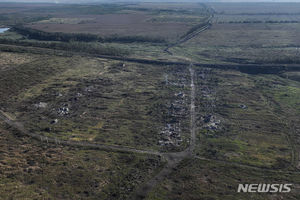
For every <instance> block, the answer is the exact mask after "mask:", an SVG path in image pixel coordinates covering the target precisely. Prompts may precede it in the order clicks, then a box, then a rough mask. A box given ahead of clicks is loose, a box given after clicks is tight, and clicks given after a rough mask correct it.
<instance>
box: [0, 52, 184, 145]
mask: <svg viewBox="0 0 300 200" xmlns="http://www.w3.org/2000/svg"><path fill="white" fill-rule="evenodd" d="M44 62H45V61H44V57H42V58H41V59H36V60H35V61H33V62H29V63H26V64H22V65H20V66H18V67H17V68H16V69H14V70H8V71H6V72H5V73H6V78H5V79H3V80H2V81H3V83H4V82H5V84H7V87H6V88H5V87H3V88H2V92H3V94H4V93H6V94H7V93H9V91H11V90H12V91H13V92H10V93H11V96H7V97H6V98H5V99H9V104H5V103H4V102H3V107H4V108H5V110H6V111H7V112H8V113H9V112H11V113H12V114H15V115H16V118H17V119H19V120H21V121H22V122H23V123H24V125H25V127H26V128H27V129H28V130H30V131H32V132H36V133H39V134H42V135H46V136H53V137H57V138H60V139H65V140H75V141H90V142H95V143H105V144H111V145H122V146H130V147H136V148H140V149H145V148H146V149H157V150H159V149H161V147H160V146H159V145H158V140H159V132H160V130H161V129H162V128H163V127H164V126H165V123H166V121H167V120H168V117H167V113H168V111H167V105H168V104H170V101H171V99H172V98H173V97H172V96H174V94H175V93H178V92H179V91H183V92H185V93H188V92H189V91H188V90H189V89H188V87H187V85H186V87H187V88H183V89H182V88H180V87H178V86H176V85H174V86H173V85H169V86H166V85H165V75H166V74H168V75H169V81H172V82H174V83H176V81H177V79H178V77H179V76H180V77H184V76H186V77H188V72H187V70H186V69H185V68H183V67H177V70H178V72H177V71H171V70H170V68H169V67H158V66H153V65H139V64H132V63H123V62H118V61H110V60H104V59H96V58H95V59H92V58H89V59H88V58H84V57H80V56H74V57H70V58H67V57H51V58H50V57H47V65H45V63H44ZM173 70H174V69H173ZM29 73H30V74H33V75H31V76H30V78H29V77H28V78H24V77H26V76H25V75H26V74H29ZM181 73H182V74H181ZM14 77H22V79H21V78H20V79H18V85H17V84H11V83H13V82H14V81H16V80H15V79H14ZM12 86H13V88H12ZM39 102H44V103H47V106H46V108H37V107H36V106H35V105H36V104H39ZM66 104H67V107H68V108H69V109H70V113H69V114H68V115H60V114H59V113H58V110H59V108H62V107H64V106H65V105H66ZM186 104H187V103H186ZM185 106H186V107H187V106H188V105H185ZM54 119H58V123H57V124H51V123H50V122H51V121H53V120H54ZM188 121H189V118H188V116H186V117H185V118H183V119H182V126H183V127H184V128H182V130H183V133H182V136H183V138H184V142H183V143H184V145H183V146H181V147H180V148H181V149H182V148H184V147H185V146H186V145H187V142H186V141H187V139H188V138H187V135H188V127H185V126H186V125H187V124H188Z"/></svg>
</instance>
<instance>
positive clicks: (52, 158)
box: [0, 123, 161, 199]
mask: <svg viewBox="0 0 300 200" xmlns="http://www.w3.org/2000/svg"><path fill="white" fill-rule="evenodd" d="M0 129H1V135H0V141H1V144H3V145H1V147H0V149H1V152H2V153H1V154H2V156H1V161H0V162H1V165H0V169H1V171H2V172H4V173H1V175H0V176H1V181H0V185H1V187H0V198H1V199H45V198H51V199H99V198H100V199H125V198H127V197H128V195H130V194H131V192H132V191H133V190H134V188H135V187H136V186H137V185H138V184H139V183H141V182H143V181H144V180H145V179H147V178H149V176H151V174H152V173H156V170H158V169H159V168H160V166H161V164H160V159H159V158H158V157H152V156H147V155H137V154H130V153H112V152H105V151H97V150H88V149H77V148H71V147H63V146H54V145H46V144H40V143H39V142H37V141H34V140H30V138H27V137H22V138H20V137H19V136H18V132H17V131H15V130H13V129H10V128H8V127H6V126H5V125H4V124H3V123H1V124H0ZM12 133H14V134H12ZM15 134H16V135H15Z"/></svg>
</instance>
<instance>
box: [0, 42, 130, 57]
mask: <svg viewBox="0 0 300 200" xmlns="http://www.w3.org/2000/svg"><path fill="white" fill-rule="evenodd" d="M0 44H10V45H20V46H25V47H39V48H49V49H55V50H64V51H73V52H81V53H89V54H99V55H110V56H125V55H128V54H129V52H128V51H126V50H123V49H119V48H114V47H111V46H107V45H100V44H97V43H96V44H95V43H94V44H93V43H86V42H76V41H71V42H68V43H67V42H39V41H22V40H11V39H0Z"/></svg>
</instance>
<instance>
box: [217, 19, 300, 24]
mask: <svg viewBox="0 0 300 200" xmlns="http://www.w3.org/2000/svg"><path fill="white" fill-rule="evenodd" d="M218 23H219V24H224V23H229V24H258V23H274V24H277V23H280V24H282V23H299V21H297V20H281V21H277V20H267V21H260V20H245V21H229V22H218Z"/></svg>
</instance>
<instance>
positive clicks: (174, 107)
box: [158, 74, 188, 146]
mask: <svg viewBox="0 0 300 200" xmlns="http://www.w3.org/2000/svg"><path fill="white" fill-rule="evenodd" d="M165 77H166V81H165V83H166V85H172V86H176V87H177V88H184V87H186V86H187V82H188V80H187V79H186V78H184V74H182V75H179V77H181V78H179V79H177V80H176V82H172V81H170V80H168V79H167V77H168V76H167V75H165ZM186 98H187V97H186V95H185V93H184V92H183V91H179V92H176V93H175V94H174V100H173V101H172V102H170V103H169V104H168V105H167V109H168V120H167V123H166V125H165V127H163V128H162V130H161V131H160V132H159V135H160V140H159V141H158V143H159V145H161V146H179V145H181V144H182V141H183V140H182V136H181V129H180V119H182V118H183V117H185V116H186V115H188V107H187V106H186V105H187V99H186Z"/></svg>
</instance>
